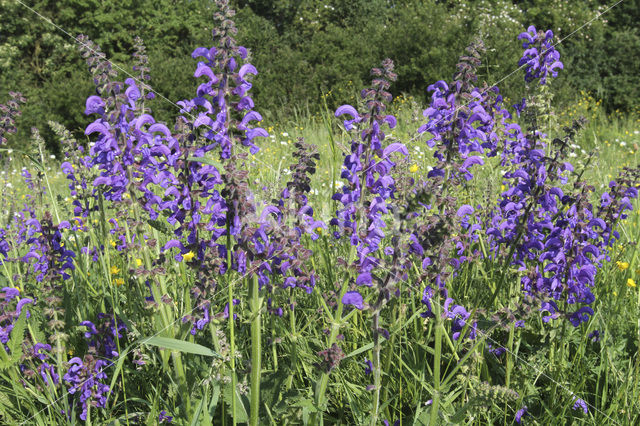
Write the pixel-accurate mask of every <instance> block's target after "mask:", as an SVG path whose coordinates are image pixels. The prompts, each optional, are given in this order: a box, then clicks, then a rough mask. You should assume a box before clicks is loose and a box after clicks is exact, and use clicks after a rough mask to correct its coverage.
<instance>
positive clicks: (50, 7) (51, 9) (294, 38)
mask: <svg viewBox="0 0 640 426" xmlns="http://www.w3.org/2000/svg"><path fill="white" fill-rule="evenodd" d="M231 3H232V6H233V7H235V8H236V10H237V11H238V16H237V19H236V22H237V25H238V29H239V33H238V39H239V42H240V43H241V44H243V45H245V46H250V47H251V50H252V55H253V59H252V63H254V64H255V66H256V67H257V68H258V70H259V72H260V74H259V75H258V76H257V78H256V79H255V81H254V83H255V84H254V87H255V89H254V90H255V93H254V97H255V101H256V105H258V106H259V107H260V110H261V111H264V112H267V118H269V117H268V116H269V115H270V116H272V117H273V118H274V119H275V118H278V119H280V118H291V114H293V113H301V112H302V113H305V114H307V113H317V112H318V110H319V108H320V106H321V105H322V103H321V102H320V100H321V96H322V94H323V93H324V94H329V96H327V97H326V98H325V99H326V100H327V102H328V104H329V105H328V106H329V108H333V107H335V106H337V105H336V104H337V103H339V102H344V101H345V100H348V96H347V93H348V94H349V95H353V96H355V94H356V93H357V90H359V88H360V87H363V84H364V83H365V82H367V81H368V74H369V70H370V69H371V67H372V66H375V65H376V64H378V63H380V61H381V60H382V59H383V58H385V57H389V58H391V59H393V61H394V62H395V64H396V70H397V73H398V75H399V78H398V81H397V82H396V83H395V84H394V86H393V87H392V91H393V93H394V94H396V95H398V94H400V93H406V94H409V95H413V96H414V97H415V98H416V99H418V100H419V101H423V100H425V99H426V97H427V92H426V87H427V86H428V85H429V84H431V83H432V82H434V81H437V80H440V79H449V78H450V76H451V72H452V71H451V70H453V69H454V65H455V62H456V60H457V58H458V56H459V54H460V52H462V51H463V50H464V47H465V46H467V45H468V44H469V42H470V40H471V39H472V38H473V37H474V36H478V35H479V36H480V37H481V38H482V39H483V40H484V41H485V44H486V46H487V48H488V52H487V57H486V59H485V62H484V65H483V69H482V70H481V73H482V74H481V75H480V76H479V77H480V78H481V79H486V80H487V81H488V82H489V83H496V82H498V81H500V84H499V86H500V88H501V90H502V91H503V93H506V94H507V96H509V95H510V94H514V98H515V94H517V93H518V90H519V89H520V88H521V86H522V83H521V81H520V80H521V79H519V78H509V77H507V76H508V75H509V73H511V72H512V71H513V69H514V63H516V61H517V59H518V58H519V53H520V46H518V45H517V43H513V41H512V39H513V34H517V33H519V32H520V31H521V30H522V29H523V27H525V26H528V25H530V24H533V25H536V27H539V28H552V29H553V30H554V32H555V33H556V35H557V38H558V39H562V38H564V37H567V36H569V35H571V34H573V33H574V31H577V33H575V34H573V35H571V37H569V38H568V39H567V40H566V41H565V42H563V43H562V44H560V45H559V46H558V49H559V50H560V52H561V54H562V60H563V62H564V64H565V68H566V69H569V70H571V71H570V72H569V73H564V74H563V75H561V77H560V78H559V79H558V82H557V83H556V85H555V87H556V91H557V92H556V93H557V95H556V101H557V102H558V103H559V104H560V105H562V104H567V103H570V102H573V101H574V100H575V96H576V95H575V93H577V90H576V89H579V90H583V91H585V92H587V93H589V94H591V95H592V96H594V98H596V99H602V100H603V105H604V107H605V108H606V110H607V111H609V112H611V111H614V110H616V109H618V110H620V111H629V110H630V109H631V108H632V107H633V106H634V105H637V103H638V99H640V85H638V84H636V80H637V70H638V69H640V31H639V29H638V26H637V24H636V23H637V22H638V20H640V0H627V1H624V2H622V3H620V4H618V5H617V6H616V7H614V8H613V9H612V10H611V11H609V12H607V13H606V14H604V15H603V16H602V17H598V14H599V13H601V12H603V11H605V10H606V8H607V7H609V6H610V5H611V4H613V2H609V1H596V0H572V1H565V0H552V1H549V0H524V1H518V0H513V1H506V0H498V1H486V0H480V1H473V0H465V1H436V0H353V1H349V2H344V1H341V0H322V1H321V0H234V1H232V2H231ZM26 4H28V5H29V6H31V7H33V8H34V10H36V11H38V12H39V13H41V14H42V15H43V16H44V17H47V18H49V19H51V20H52V21H53V22H54V23H55V24H57V25H58V26H59V27H60V28H62V29H64V30H65V31H67V32H68V33H69V34H70V35H72V36H76V35H78V34H81V33H83V34H87V35H88V36H89V37H90V38H91V39H92V40H94V41H95V42H96V43H98V45H100V46H101V47H102V50H103V51H104V52H105V53H106V55H107V57H108V58H110V59H112V60H113V61H114V62H115V63H116V64H120V65H121V66H123V68H126V69H130V66H129V62H130V59H129V54H130V52H131V51H132V46H133V39H134V36H135V35H139V36H140V37H142V38H143V39H144V40H145V43H146V45H147V49H148V53H149V57H150V58H151V64H150V65H151V69H152V74H153V78H154V80H153V81H152V82H151V85H152V87H154V89H156V90H157V91H158V92H159V93H161V94H163V95H164V96H166V97H167V98H169V99H170V100H172V101H174V102H176V101H178V100H181V99H185V98H187V97H189V96H190V94H191V93H193V91H194V89H195V82H193V81H189V82H185V81H182V80H178V79H179V78H180V77H179V76H180V73H176V72H175V71H176V70H180V69H185V68H186V67H188V66H190V64H191V59H190V58H189V54H190V53H191V51H192V50H193V48H194V47H195V46H198V45H206V43H208V42H209V40H210V36H211V34H210V33H211V29H212V27H211V26H212V18H211V16H212V13H213V10H214V9H215V5H214V4H213V2H212V1H210V0H193V1H179V2H176V1H173V0H154V1H150V0H136V1H131V0H124V1H122V0H118V1H115V0H104V1H98V0H55V1H54V0H38V1H35V2H33V1H31V2H27V3H26ZM0 16H2V20H0V99H6V98H7V92H8V91H9V90H18V91H21V92H22V93H24V94H25V96H26V97H27V98H28V99H30V100H31V102H29V103H28V104H27V106H26V108H25V111H24V119H22V120H21V127H22V129H23V130H25V129H26V130H27V131H26V132H21V133H23V134H26V135H28V134H29V131H28V129H29V128H30V127H32V126H34V125H35V124H36V123H37V122H38V121H39V120H40V119H41V118H42V117H47V118H48V119H52V120H56V121H59V122H61V123H62V124H64V125H65V126H66V127H67V128H69V129H70V130H72V131H74V132H80V129H81V128H82V123H83V120H82V111H80V110H79V109H78V108H75V107H76V106H77V105H79V104H82V103H84V100H85V99H86V97H87V96H88V95H89V94H91V93H92V92H93V91H94V89H93V86H92V82H91V81H90V79H88V78H87V77H88V72H87V70H86V67H85V65H84V63H83V61H82V59H81V58H80V55H79V54H78V53H77V50H76V46H74V43H73V41H72V40H71V38H70V37H69V35H67V34H64V33H63V32H62V31H61V30H60V29H58V28H55V27H54V26H53V25H51V24H50V23H48V22H46V21H45V20H43V19H40V18H38V17H37V16H36V15H35V14H34V13H33V12H32V11H30V10H29V9H27V8H26V7H25V6H24V5H22V4H21V3H20V2H18V1H15V0H1V1H0ZM589 21H592V22H591V24H589V25H588V26H587V27H586V28H583V29H582V30H580V27H581V26H582V25H583V24H584V23H586V22H589ZM505 77H506V78H505ZM503 79H504V80H503ZM341 92H342V94H340V96H336V95H337V94H339V93H341ZM344 92H346V93H344ZM172 109H174V107H173V106H171V105H170V104H169V103H167V102H162V103H160V104H159V105H158V107H157V109H156V111H155V113H156V116H157V117H160V118H168V117H170V116H171V115H170V112H175V111H171V110H172ZM44 136H45V139H46V140H48V141H53V140H55V138H53V137H52V135H51V134H47V133H46V132H45V134H44ZM52 143H53V142H49V144H52ZM50 148H52V149H53V150H54V151H57V147H56V146H50Z"/></svg>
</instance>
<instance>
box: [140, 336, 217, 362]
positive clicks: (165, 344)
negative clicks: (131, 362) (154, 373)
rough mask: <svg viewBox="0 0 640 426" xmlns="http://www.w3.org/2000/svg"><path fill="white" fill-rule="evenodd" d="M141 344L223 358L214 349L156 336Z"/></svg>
mask: <svg viewBox="0 0 640 426" xmlns="http://www.w3.org/2000/svg"><path fill="white" fill-rule="evenodd" d="M140 342H141V343H144V344H147V345H152V346H158V347H159V348H163V349H167V350H170V351H177V352H184V353H189V354H195V355H204V356H213V357H216V358H222V356H220V354H218V353H217V352H216V351H214V350H212V349H209V348H207V347H206V346H202V345H199V344H197V343H191V342H187V341H184V340H178V339H172V338H170V337H159V336H154V337H149V338H144V339H141V341H140Z"/></svg>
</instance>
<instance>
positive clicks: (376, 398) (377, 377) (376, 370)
mask: <svg viewBox="0 0 640 426" xmlns="http://www.w3.org/2000/svg"><path fill="white" fill-rule="evenodd" d="M379 328H380V310H379V309H377V310H376V312H374V314H373V385H374V386H375V389H374V390H373V392H374V394H373V407H372V410H371V426H376V425H377V424H378V409H379V408H380V388H381V387H382V380H381V372H380V370H381V368H380V333H378V329H379Z"/></svg>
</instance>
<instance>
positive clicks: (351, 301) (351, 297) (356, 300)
mask: <svg viewBox="0 0 640 426" xmlns="http://www.w3.org/2000/svg"><path fill="white" fill-rule="evenodd" d="M342 304H343V305H351V306H353V307H355V308H356V309H359V310H362V309H363V307H364V306H363V300H362V295H361V294H360V293H358V292H357V291H348V292H346V293H345V294H344V296H343V297H342Z"/></svg>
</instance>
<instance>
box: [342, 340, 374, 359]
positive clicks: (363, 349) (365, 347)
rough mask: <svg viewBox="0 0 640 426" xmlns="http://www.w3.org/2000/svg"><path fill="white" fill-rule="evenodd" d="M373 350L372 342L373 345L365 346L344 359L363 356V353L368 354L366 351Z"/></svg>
mask: <svg viewBox="0 0 640 426" xmlns="http://www.w3.org/2000/svg"><path fill="white" fill-rule="evenodd" d="M372 348H373V342H371V343H369V344H367V345H364V346H363V347H361V348H358V349H356V350H355V351H353V352H351V353H350V354H349V355H347V356H345V357H344V358H343V359H347V358H350V357H352V356H356V355H358V354H361V353H362V352H366V351H368V350H369V349H372Z"/></svg>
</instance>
